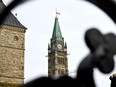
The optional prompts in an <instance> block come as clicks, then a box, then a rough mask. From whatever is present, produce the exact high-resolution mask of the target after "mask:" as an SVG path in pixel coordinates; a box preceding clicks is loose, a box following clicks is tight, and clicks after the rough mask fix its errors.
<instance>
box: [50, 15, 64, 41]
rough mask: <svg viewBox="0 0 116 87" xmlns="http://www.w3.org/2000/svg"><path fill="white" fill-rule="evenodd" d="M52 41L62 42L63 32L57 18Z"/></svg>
mask: <svg viewBox="0 0 116 87" xmlns="http://www.w3.org/2000/svg"><path fill="white" fill-rule="evenodd" d="M52 39H56V40H61V41H62V33H61V30H60V25H59V22H58V18H57V17H56V18H55V23H54V29H53V34H52Z"/></svg>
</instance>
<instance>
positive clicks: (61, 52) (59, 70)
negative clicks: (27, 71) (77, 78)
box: [48, 16, 68, 78]
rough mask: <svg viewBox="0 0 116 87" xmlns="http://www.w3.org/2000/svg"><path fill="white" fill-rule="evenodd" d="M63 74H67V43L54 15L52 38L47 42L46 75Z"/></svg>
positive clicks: (57, 76)
mask: <svg viewBox="0 0 116 87" xmlns="http://www.w3.org/2000/svg"><path fill="white" fill-rule="evenodd" d="M63 75H68V58H67V44H66V42H64V38H63V37H62V33H61V29H60V25H59V22H58V17H57V16H56V17H55V23H54V29H53V34H52V38H51V40H50V44H48V77H52V78H59V77H61V76H63Z"/></svg>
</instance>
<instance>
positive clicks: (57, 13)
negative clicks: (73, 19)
mask: <svg viewBox="0 0 116 87" xmlns="http://www.w3.org/2000/svg"><path fill="white" fill-rule="evenodd" d="M57 15H60V13H59V12H58V11H57V8H56V17H57Z"/></svg>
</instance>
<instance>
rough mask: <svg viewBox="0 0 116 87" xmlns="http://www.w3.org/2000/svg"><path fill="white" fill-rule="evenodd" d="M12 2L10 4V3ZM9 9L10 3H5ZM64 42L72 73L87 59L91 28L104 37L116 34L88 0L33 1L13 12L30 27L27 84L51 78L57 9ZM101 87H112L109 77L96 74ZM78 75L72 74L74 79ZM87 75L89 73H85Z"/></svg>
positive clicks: (26, 45)
mask: <svg viewBox="0 0 116 87" xmlns="http://www.w3.org/2000/svg"><path fill="white" fill-rule="evenodd" d="M9 1H10V0H9ZM4 3H5V4H6V5H7V4H8V0H4ZM56 8H57V11H58V12H60V15H59V16H58V19H59V23H60V27H61V32H62V35H63V37H64V41H66V42H67V46H68V53H69V54H70V55H69V56H68V65H69V72H73V71H75V70H76V69H77V67H78V65H79V63H80V62H81V60H82V59H83V58H84V57H85V56H87V54H88V53H89V49H88V48H87V46H86V43H85V41H84V33H85V31H86V30H87V29H89V28H91V27H96V28H98V29H99V30H100V31H101V32H102V33H109V32H113V33H116V26H115V24H114V23H113V22H112V20H111V19H110V18H109V17H108V16H107V15H106V14H105V13H104V12H102V11H101V10H100V9H98V8H97V7H96V6H94V5H93V4H91V3H89V2H87V1H84V0H30V1H29V2H28V3H25V4H23V5H20V6H18V7H17V8H15V9H14V10H12V12H13V14H15V13H17V14H18V15H17V18H18V20H19V21H20V22H21V23H22V24H23V25H24V26H25V27H27V28H28V29H27V31H26V34H25V35H26V36H25V82H28V81H30V80H32V79H34V78H37V77H41V76H44V75H45V76H47V70H48V66H47V64H48V62H47V61H48V59H47V57H45V56H46V55H47V53H48V50H47V47H48V43H49V42H50V39H51V37H52V32H53V26H54V19H55V9H56ZM94 71H95V72H94V78H95V82H96V85H97V87H110V80H109V76H110V75H112V74H113V73H115V71H116V69H114V70H113V71H112V72H111V73H109V74H103V73H101V72H100V71H99V70H98V69H95V70H94ZM75 74H76V73H72V74H70V76H72V77H74V76H75ZM85 74H86V73H85Z"/></svg>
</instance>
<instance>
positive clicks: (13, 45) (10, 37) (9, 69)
mask: <svg viewBox="0 0 116 87" xmlns="http://www.w3.org/2000/svg"><path fill="white" fill-rule="evenodd" d="M24 44H25V31H24V29H20V28H19V29H18V28H16V27H11V26H1V27H0V87H11V86H12V87H17V86H15V85H16V84H17V85H18V84H23V83H24V51H25V49H24V47H25V46H24ZM8 84H9V86H6V85H8ZM13 84H15V85H14V86H13ZM4 85H5V86H4Z"/></svg>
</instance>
